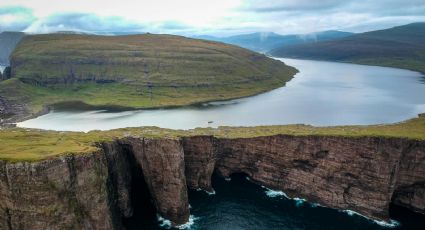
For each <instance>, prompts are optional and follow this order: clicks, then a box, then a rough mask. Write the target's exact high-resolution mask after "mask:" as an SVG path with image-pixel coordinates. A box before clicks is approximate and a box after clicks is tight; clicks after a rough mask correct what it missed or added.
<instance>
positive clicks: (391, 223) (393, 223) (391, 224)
mask: <svg viewBox="0 0 425 230" xmlns="http://www.w3.org/2000/svg"><path fill="white" fill-rule="evenodd" d="M342 212H345V213H347V214H348V215H349V216H354V215H357V216H360V217H363V218H365V219H368V220H370V221H373V222H375V223H376V224H378V225H380V226H383V227H387V228H395V227H397V226H399V225H400V223H399V222H397V221H395V220H390V221H389V222H387V221H383V220H374V219H371V218H369V217H367V216H364V215H362V214H360V213H358V212H356V211H353V210H342Z"/></svg>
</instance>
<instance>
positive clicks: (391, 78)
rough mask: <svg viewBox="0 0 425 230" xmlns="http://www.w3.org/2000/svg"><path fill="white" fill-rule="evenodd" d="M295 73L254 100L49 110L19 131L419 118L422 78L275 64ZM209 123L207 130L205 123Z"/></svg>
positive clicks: (357, 68) (379, 70) (327, 65)
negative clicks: (130, 108) (152, 107)
mask: <svg viewBox="0 0 425 230" xmlns="http://www.w3.org/2000/svg"><path fill="white" fill-rule="evenodd" d="M278 60H281V61H283V62H285V63H286V64H288V65H291V66H294V67H296V68H297V69H298V70H300V72H299V73H298V74H297V75H296V76H295V78H293V79H292V80H291V81H290V82H288V83H287V84H286V86H284V87H280V88H277V89H275V90H272V91H270V92H267V93H263V94H260V95H257V96H252V97H247V98H242V99H236V100H230V101H225V102H209V103H203V104H200V105H196V106H195V105H194V106H186V107H180V108H172V109H155V110H134V111H118V112H117V111H105V110H89V111H87V110H86V111H82V110H75V109H73V108H65V109H63V108H62V109H54V110H53V111H51V112H50V113H48V114H46V115H43V116H40V117H37V118H35V119H31V120H27V121H24V122H21V123H18V124H17V125H18V126H19V127H27V128H39V129H51V130H61V131H90V130H95V129H97V130H108V129H114V128H123V127H137V126H159V127H163V128H172V129H192V128H195V127H208V126H212V127H217V126H258V125H283V124H301V123H303V124H311V125H316V126H329V125H368V124H381V123H393V122H399V121H403V120H406V119H409V118H412V117H416V116H417V114H419V113H422V112H425V77H424V76H423V75H422V74H420V73H417V72H413V71H409V70H402V69H395V68H387V67H377V66H365V65H356V64H346V63H335V62H324V61H310V60H296V59H286V58H284V59H278ZM209 121H212V122H213V123H211V124H209V123H208V122H209Z"/></svg>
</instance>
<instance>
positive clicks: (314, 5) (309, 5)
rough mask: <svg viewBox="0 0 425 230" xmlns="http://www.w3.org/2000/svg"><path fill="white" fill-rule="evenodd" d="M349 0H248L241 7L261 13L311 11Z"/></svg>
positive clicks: (326, 8)
mask: <svg viewBox="0 0 425 230" xmlns="http://www.w3.org/2000/svg"><path fill="white" fill-rule="evenodd" d="M347 2H349V0H346V1H340V0H321V1H311V0H270V1H263V0H247V1H244V3H243V4H242V6H241V7H240V8H239V9H240V10H242V11H251V12H259V13H268V12H279V11H311V10H329V9H332V8H335V7H338V6H340V5H343V4H346V3H347Z"/></svg>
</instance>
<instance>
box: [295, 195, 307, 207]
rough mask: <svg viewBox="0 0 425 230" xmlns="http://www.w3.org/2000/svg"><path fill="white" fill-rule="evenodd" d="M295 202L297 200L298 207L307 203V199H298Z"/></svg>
mask: <svg viewBox="0 0 425 230" xmlns="http://www.w3.org/2000/svg"><path fill="white" fill-rule="evenodd" d="M293 200H295V205H296V206H297V207H298V206H300V205H302V204H303V203H304V202H306V201H307V200H306V199H302V198H298V197H295V198H293Z"/></svg>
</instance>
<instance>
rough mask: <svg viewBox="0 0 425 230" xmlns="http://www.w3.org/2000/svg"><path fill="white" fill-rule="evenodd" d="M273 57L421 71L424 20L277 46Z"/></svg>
mask: <svg viewBox="0 0 425 230" xmlns="http://www.w3.org/2000/svg"><path fill="white" fill-rule="evenodd" d="M270 54H271V55H273V56H277V57H292V58H307V59H318V60H331V61H343V62H354V63H360V64H371V65H382V66H390V67H399V68H406V69H411V70H416V71H421V72H425V23H412V24H408V25H404V26H398V27H394V28H390V29H385V30H378V31H371V32H366V33H362V34H356V35H352V36H349V37H345V38H340V39H336V40H332V41H324V42H317V43H309V44H302V45H294V46H290V47H281V48H277V49H274V50H272V51H271V52H270Z"/></svg>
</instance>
